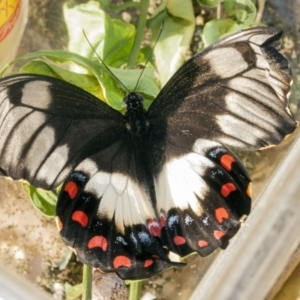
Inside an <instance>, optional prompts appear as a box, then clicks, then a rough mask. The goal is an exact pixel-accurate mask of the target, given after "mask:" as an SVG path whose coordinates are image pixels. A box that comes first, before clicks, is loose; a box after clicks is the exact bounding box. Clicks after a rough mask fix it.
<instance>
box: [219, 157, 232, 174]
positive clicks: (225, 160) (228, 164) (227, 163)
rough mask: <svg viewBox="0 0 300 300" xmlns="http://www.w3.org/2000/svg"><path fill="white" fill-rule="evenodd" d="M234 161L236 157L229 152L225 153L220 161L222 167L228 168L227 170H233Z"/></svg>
mask: <svg viewBox="0 0 300 300" xmlns="http://www.w3.org/2000/svg"><path fill="white" fill-rule="evenodd" d="M234 162H235V159H234V158H233V157H232V156H231V155H229V154H224V155H222V157H221V158H220V163H221V165H222V167H223V168H224V169H226V170H227V171H231V169H232V163H234Z"/></svg>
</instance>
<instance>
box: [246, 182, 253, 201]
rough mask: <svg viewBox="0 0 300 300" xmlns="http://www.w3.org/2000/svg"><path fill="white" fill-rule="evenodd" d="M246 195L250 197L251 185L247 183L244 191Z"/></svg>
mask: <svg viewBox="0 0 300 300" xmlns="http://www.w3.org/2000/svg"><path fill="white" fill-rule="evenodd" d="M246 194H247V196H248V197H249V198H251V197H252V183H251V182H249V184H248V186H247V189H246Z"/></svg>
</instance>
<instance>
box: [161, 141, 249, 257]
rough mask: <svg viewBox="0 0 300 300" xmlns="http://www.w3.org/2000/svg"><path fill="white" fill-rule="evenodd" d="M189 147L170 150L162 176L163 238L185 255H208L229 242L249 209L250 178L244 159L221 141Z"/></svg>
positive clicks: (202, 142) (173, 248)
mask: <svg viewBox="0 0 300 300" xmlns="http://www.w3.org/2000/svg"><path fill="white" fill-rule="evenodd" d="M169 148H171V146H169ZM185 150H186V151H185V152H186V153H184V152H183V149H182V148H181V149H180V150H179V149H177V148H173V149H169V151H172V153H168V152H167V156H172V157H173V159H170V161H168V162H167V163H166V164H165V165H164V167H163V169H162V171H161V173H160V174H159V176H158V179H157V207H158V209H159V213H160V221H161V224H162V240H163V243H164V244H165V246H167V247H168V249H169V250H171V251H172V252H175V253H177V254H179V255H181V256H185V255H187V254H190V253H191V252H194V251H197V252H198V253H199V254H200V255H202V256H205V255H208V254H209V253H211V252H212V251H213V250H214V249H216V248H218V247H225V246H226V245H227V243H228V239H229V238H230V237H231V236H232V235H233V234H234V233H235V232H236V231H237V230H238V228H239V227H240V219H241V218H242V217H243V216H244V215H248V214H249V212H250V206H251V198H250V197H251V187H250V178H249V176H248V174H247V171H246V170H245V168H244V167H243V165H242V164H241V163H240V161H239V159H238V158H237V157H236V156H235V155H234V154H233V153H232V152H231V151H229V150H228V149H226V148H225V147H224V146H222V145H220V144H218V143H216V142H212V141H209V140H200V139H199V140H198V141H197V142H196V144H195V147H194V148H193V149H192V151H187V149H185ZM178 152H180V153H181V155H179V153H178ZM175 153H176V155H175Z"/></svg>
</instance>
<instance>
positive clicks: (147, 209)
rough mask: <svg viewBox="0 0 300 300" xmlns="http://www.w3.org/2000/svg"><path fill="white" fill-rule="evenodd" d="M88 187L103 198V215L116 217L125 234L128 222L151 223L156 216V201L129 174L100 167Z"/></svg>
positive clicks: (108, 217)
mask: <svg viewBox="0 0 300 300" xmlns="http://www.w3.org/2000/svg"><path fill="white" fill-rule="evenodd" d="M84 190H85V191H86V192H91V193H93V194H94V195H95V196H96V197H97V198H98V199H99V201H100V204H99V207H98V216H99V218H105V219H107V220H112V219H113V218H114V219H115V220H114V221H115V224H116V227H117V229H118V231H119V232H120V233H121V234H124V233H125V226H126V227H127V226H133V225H136V224H144V225H147V224H146V222H147V221H148V220H152V219H155V212H154V209H153V205H152V204H151V201H150V199H149V197H148V196H147V194H146V193H145V191H144V189H143V187H141V186H139V185H138V184H137V183H136V182H134V181H133V180H132V179H131V178H129V177H128V176H126V175H123V174H121V173H112V174H111V173H107V172H101V171H97V172H96V173H95V174H94V175H93V176H92V177H91V178H90V179H89V181H88V182H87V184H86V186H85V188H84Z"/></svg>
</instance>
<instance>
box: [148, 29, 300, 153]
mask: <svg viewBox="0 0 300 300" xmlns="http://www.w3.org/2000/svg"><path fill="white" fill-rule="evenodd" d="M280 37H281V32H280V31H277V30H276V29H273V28H263V27H259V28H253V29H251V30H246V31H242V32H240V33H238V34H236V35H232V36H229V37H227V38H224V39H223V40H221V41H220V42H217V43H215V44H213V45H211V46H210V47H208V48H207V49H206V50H204V51H203V52H202V53H199V54H197V55H196V56H194V57H193V58H191V59H190V60H189V61H188V62H187V63H185V64H184V65H183V67H182V68H180V69H179V70H178V71H177V73H176V74H175V75H174V76H173V78H172V79H171V80H170V81H169V82H168V83H167V84H166V86H165V87H164V88H163V89H162V91H161V92H160V94H159V95H158V97H157V98H156V99H155V101H154V103H153V105H152V106H151V107H150V109H149V118H150V120H153V122H154V123H159V122H160V121H161V120H162V121H165V122H166V128H167V129H168V131H167V133H166V135H167V137H168V139H170V140H171V142H173V143H174V144H175V145H176V144H178V145H179V146H181V145H187V144H189V145H190V147H192V146H193V144H194V142H195V139H197V137H199V133H200V136H201V138H206V139H210V140H214V141H218V142H220V143H223V144H226V145H228V146H231V147H235V148H240V149H244V150H254V149H260V148H263V147H266V146H269V145H274V144H278V143H279V142H280V141H281V140H282V139H283V138H284V137H285V136H286V135H287V134H290V133H291V132H293V130H294V128H295V121H294V119H293V117H292V116H291V114H290V112H289V109H288V95H289V91H290V85H291V81H292V77H291V72H290V69H289V66H288V63H287V60H286V59H285V58H284V57H283V56H282V55H281V54H280V53H279V52H278V51H277V50H276V49H274V48H273V46H274V45H278V44H280Z"/></svg>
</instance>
